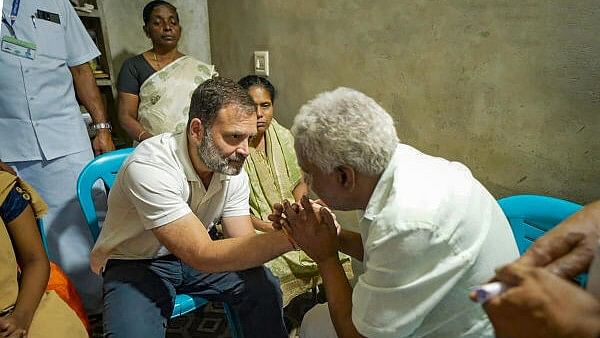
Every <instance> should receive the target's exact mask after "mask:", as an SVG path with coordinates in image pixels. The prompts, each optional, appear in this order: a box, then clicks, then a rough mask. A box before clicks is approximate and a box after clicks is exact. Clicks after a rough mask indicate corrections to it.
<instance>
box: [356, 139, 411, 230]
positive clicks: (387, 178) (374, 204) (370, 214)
mask: <svg viewBox="0 0 600 338" xmlns="http://www.w3.org/2000/svg"><path fill="white" fill-rule="evenodd" d="M401 146H402V145H401V144H398V145H397V146H396V149H395V150H394V154H393V155H392V158H391V159H390V162H389V163H388V165H387V167H386V168H385V170H384V171H383V173H382V174H381V177H380V178H379V181H378V182H377V185H376V186H375V189H374V190H373V193H372V194H371V197H370V198H369V202H368V203H367V207H366V208H365V212H364V214H363V216H362V218H366V219H368V220H370V221H373V220H374V218H375V216H377V215H378V214H379V213H380V212H381V210H382V209H383V208H385V206H386V202H387V196H388V195H389V188H388V187H389V186H390V185H391V184H392V183H393V181H394V173H395V172H396V168H397V167H398V163H399V162H400V157H401V156H402V150H401V148H402V147H401Z"/></svg>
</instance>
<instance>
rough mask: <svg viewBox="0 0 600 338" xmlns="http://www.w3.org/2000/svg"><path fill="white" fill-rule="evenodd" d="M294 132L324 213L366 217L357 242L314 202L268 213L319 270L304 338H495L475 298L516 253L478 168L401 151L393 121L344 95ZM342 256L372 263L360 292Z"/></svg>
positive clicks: (364, 99)
mask: <svg viewBox="0 0 600 338" xmlns="http://www.w3.org/2000/svg"><path fill="white" fill-rule="evenodd" d="M292 133H293V134H294V137H295V148H296V153H297V156H298V161H299V164H300V167H301V168H302V170H303V171H304V173H305V179H306V181H307V183H308V185H309V186H310V188H311V189H312V190H313V191H314V192H315V193H316V194H317V195H318V196H319V197H320V198H321V201H322V205H327V206H328V207H330V208H332V209H338V210H362V211H363V214H362V217H361V219H360V223H359V228H360V233H355V232H351V231H347V230H339V227H338V226H337V224H336V222H335V217H334V216H333V215H332V214H331V213H330V211H329V209H328V208H320V206H319V205H317V204H316V203H315V202H313V203H312V204H311V202H310V201H309V200H308V199H307V198H306V197H304V198H303V200H302V201H301V203H300V205H298V204H290V203H288V202H284V204H283V205H277V206H276V212H275V213H274V214H273V215H271V219H272V220H273V221H274V222H275V223H276V224H278V225H279V226H283V228H284V229H285V230H286V231H287V232H288V234H289V235H290V236H291V237H292V238H293V239H294V240H295V241H296V243H297V244H298V245H299V246H300V247H301V248H302V249H303V250H304V251H305V252H306V253H307V254H308V255H309V256H310V257H311V258H313V259H314V260H315V261H316V262H317V264H318V266H319V270H320V273H321V275H322V277H323V281H324V285H325V291H326V294H327V299H328V304H321V305H317V306H316V307H315V308H313V309H311V310H310V311H309V312H308V313H307V314H306V316H305V318H304V321H303V323H302V327H301V336H302V337H319V338H324V337H335V336H336V334H337V336H338V337H363V336H364V337H390V338H392V337H393V338H398V337H478V338H479V337H493V329H492V327H491V324H490V323H489V321H488V320H487V318H486V315H485V313H484V312H483V311H482V309H481V307H480V306H479V305H477V304H473V303H471V302H470V301H469V299H468V294H469V291H470V289H471V288H472V287H473V286H476V285H478V284H480V283H484V282H485V281H487V280H488V279H489V278H490V277H492V276H493V275H494V268H495V267H497V266H499V265H502V264H505V263H507V262H510V261H512V260H514V259H515V258H517V257H518V252H517V248H516V245H515V242H514V239H513V237H512V234H511V231H510V228H509V224H508V222H507V220H506V218H505V216H504V214H503V213H502V210H501V209H500V208H499V206H498V204H497V203H496V201H495V199H494V197H493V196H492V195H491V194H490V193H489V192H488V191H487V190H486V189H485V187H483V185H481V183H479V181H477V180H476V179H475V178H474V177H473V176H472V175H471V172H470V170H469V169H468V168H467V167H465V166H464V165H463V164H461V163H458V162H452V161H448V160H445V159H443V158H439V157H433V156H430V155H426V154H424V153H422V152H420V151H419V150H417V149H415V148H413V147H411V146H408V145H405V144H401V143H399V140H398V137H397V136H396V130H395V128H394V122H393V120H392V118H391V117H390V115H389V114H388V113H387V112H386V111H385V110H384V109H383V108H382V107H381V106H379V105H378V104H377V103H376V102H375V101H374V100H373V99H371V98H369V97H368V96H366V95H364V94H362V93H360V92H358V91H355V90H352V89H348V88H338V89H336V90H334V91H331V92H326V93H322V94H320V95H318V96H317V97H316V98H315V99H314V100H312V101H310V102H308V103H307V104H305V105H304V106H303V107H302V108H301V109H300V113H299V114H298V116H296V119H295V121H294V125H293V127H292ZM338 250H340V251H343V252H345V253H347V254H349V255H351V256H352V257H354V258H356V259H358V260H361V261H363V263H364V267H365V272H364V273H363V274H362V275H361V276H360V277H359V278H358V282H357V283H356V285H355V286H354V289H352V288H351V287H350V284H349V283H348V281H347V279H346V276H345V274H344V270H343V268H342V265H341V264H340V262H339V260H338ZM327 308H329V313H327Z"/></svg>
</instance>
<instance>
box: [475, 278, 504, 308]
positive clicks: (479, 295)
mask: <svg viewBox="0 0 600 338" xmlns="http://www.w3.org/2000/svg"><path fill="white" fill-rule="evenodd" d="M506 289H508V287H507V286H506V284H504V283H502V282H491V283H487V284H483V285H480V286H476V287H474V288H473V292H474V293H475V302H477V303H479V304H483V303H485V302H487V301H488V300H490V299H492V298H493V297H495V296H498V295H499V294H501V293H502V292H504V291H506Z"/></svg>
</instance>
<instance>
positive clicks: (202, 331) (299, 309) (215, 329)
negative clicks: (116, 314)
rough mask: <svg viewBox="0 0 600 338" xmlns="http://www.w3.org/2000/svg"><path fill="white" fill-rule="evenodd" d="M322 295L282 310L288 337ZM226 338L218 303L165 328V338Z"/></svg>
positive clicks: (97, 335)
mask: <svg viewBox="0 0 600 338" xmlns="http://www.w3.org/2000/svg"><path fill="white" fill-rule="evenodd" d="M324 301H325V295H324V294H323V293H322V292H319V293H318V296H317V297H314V296H313V294H312V293H306V294H303V295H300V296H298V297H296V298H294V299H293V300H292V301H291V302H290V304H289V305H288V306H287V307H286V308H285V309H284V316H285V317H284V319H285V321H286V326H287V327H288V331H289V333H290V338H294V337H296V331H297V328H298V326H299V325H300V322H301V321H302V317H304V314H305V313H306V311H308V310H309V309H310V308H311V307H312V306H313V305H314V304H315V303H316V302H324ZM90 323H91V326H92V338H102V336H103V334H102V319H101V318H99V317H96V318H90ZM207 337H211V338H229V337H231V335H230V333H229V329H228V327H227V320H226V318H225V312H224V309H223V304H222V303H208V304H207V305H206V306H204V308H202V310H200V311H195V312H192V313H190V314H187V315H185V316H181V317H178V318H174V319H171V320H170V321H169V327H168V328H167V334H166V338H207Z"/></svg>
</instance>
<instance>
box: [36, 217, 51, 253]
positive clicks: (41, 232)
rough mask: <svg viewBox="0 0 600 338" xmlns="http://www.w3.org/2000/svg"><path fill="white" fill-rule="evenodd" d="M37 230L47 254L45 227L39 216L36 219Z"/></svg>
mask: <svg viewBox="0 0 600 338" xmlns="http://www.w3.org/2000/svg"><path fill="white" fill-rule="evenodd" d="M36 221H37V226H38V230H39V231H40V237H41V238H42V245H43V246H44V250H45V251H46V254H48V239H47V238H46V229H45V228H44V220H43V219H41V218H38V219H36Z"/></svg>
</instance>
